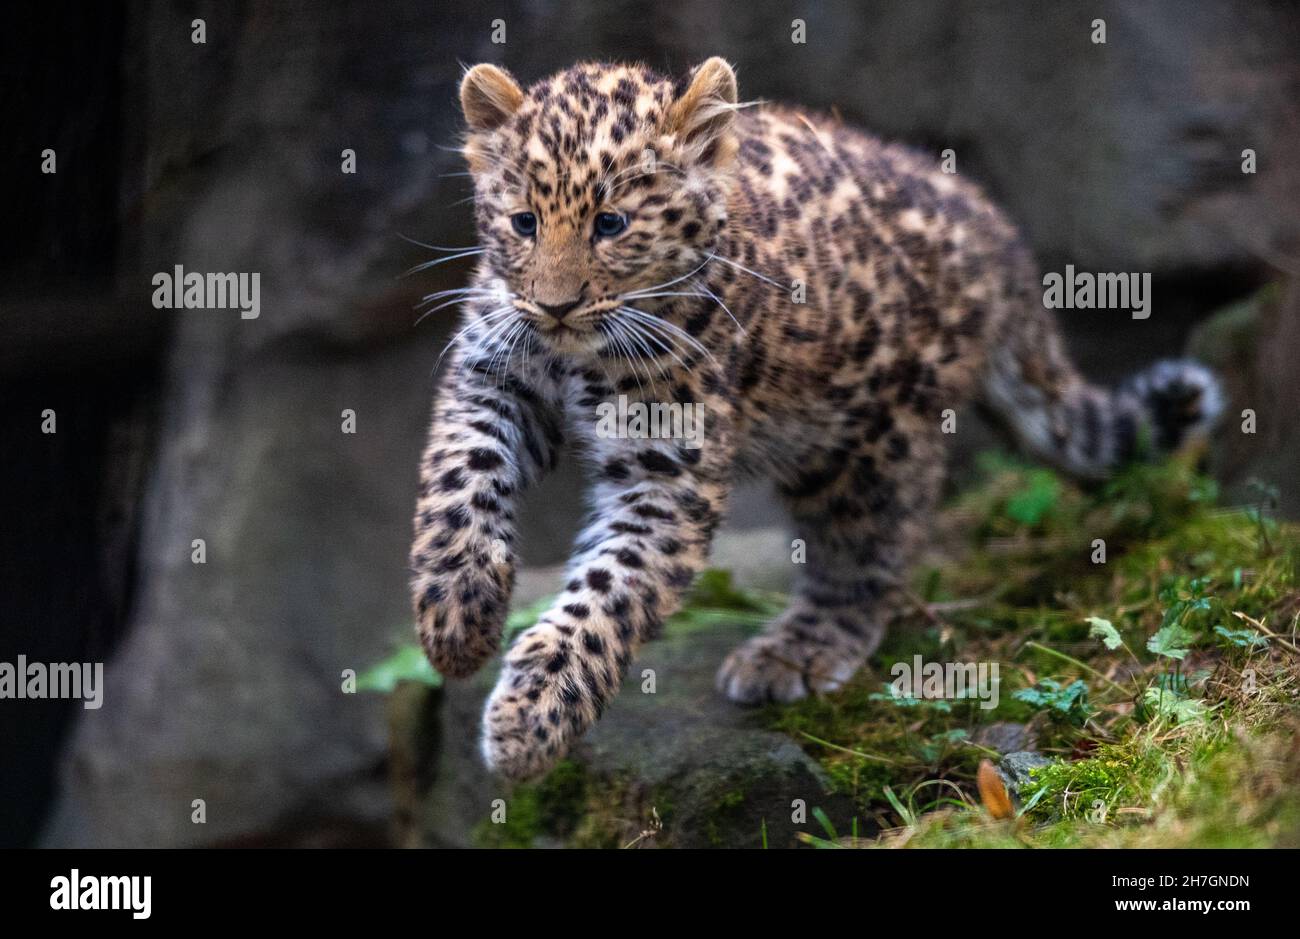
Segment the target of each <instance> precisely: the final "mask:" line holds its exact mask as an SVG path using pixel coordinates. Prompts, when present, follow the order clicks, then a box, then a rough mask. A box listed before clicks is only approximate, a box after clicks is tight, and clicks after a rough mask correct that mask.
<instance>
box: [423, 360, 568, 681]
mask: <svg viewBox="0 0 1300 939" xmlns="http://www.w3.org/2000/svg"><path fill="white" fill-rule="evenodd" d="M561 442H562V441H561V432H560V425H559V422H558V418H557V416H556V415H555V413H553V411H552V409H551V408H550V407H548V405H547V404H546V403H545V401H544V399H543V397H542V395H541V394H540V392H539V389H538V387H537V386H536V385H530V384H529V383H528V382H527V381H526V380H525V379H524V378H523V377H521V376H518V375H516V376H508V375H501V374H498V373H493V372H488V371H485V370H484V369H482V368H480V367H479V365H478V361H477V360H476V359H474V358H470V359H469V360H464V359H457V360H456V361H453V363H452V365H451V368H450V370H449V372H448V375H447V378H446V379H445V380H444V383H443V387H442V390H441V392H440V394H439V396H438V401H437V404H436V405H435V407H434V415H433V423H432V426H431V428H430V431H429V442H428V446H427V447H426V448H425V451H424V457H423V459H422V460H421V462H420V495H419V499H418V501H417V503H416V512H415V539H414V541H413V543H412V545H411V575H412V577H411V592H412V602H413V605H414V607H415V615H416V619H417V624H418V625H417V628H418V631H419V635H420V641H421V643H422V645H423V646H424V649H425V652H426V654H427V655H428V656H429V660H430V661H431V662H432V663H433V666H434V667H435V668H436V669H438V671H439V672H441V673H443V674H444V675H448V676H451V677H457V678H459V677H463V676H466V675H469V674H471V673H472V672H474V671H475V670H477V669H478V668H479V666H481V665H482V664H483V662H484V661H485V660H486V659H487V658H488V657H489V656H491V655H492V654H493V653H494V652H495V651H496V650H497V647H498V645H499V644H500V641H501V627H502V624H503V623H504V621H505V616H506V611H507V608H508V605H509V602H510V590H511V587H512V586H513V584H514V567H515V537H516V536H515V502H516V499H517V498H518V495H519V492H520V491H521V490H522V489H523V488H524V486H526V485H527V484H528V483H530V482H532V481H534V480H536V479H537V478H538V477H539V476H541V474H542V473H543V472H544V471H546V470H548V469H550V468H551V467H552V466H553V465H554V462H555V458H556V453H557V448H558V446H559V444H560V443H561Z"/></svg>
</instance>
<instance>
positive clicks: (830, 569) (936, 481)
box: [717, 447, 942, 704]
mask: <svg viewBox="0 0 1300 939" xmlns="http://www.w3.org/2000/svg"><path fill="white" fill-rule="evenodd" d="M903 449H904V452H907V448H903ZM916 449H917V448H916V447H912V448H911V450H913V451H914V450H916ZM937 449H938V448H937V447H934V448H931V447H926V448H925V450H926V451H927V455H928V456H929V457H930V458H929V459H925V458H923V457H921V456H920V455H919V454H918V455H916V456H913V457H911V458H904V459H892V460H891V459H890V458H889V457H888V456H887V455H885V454H882V453H862V454H858V455H855V456H850V457H847V458H843V459H842V467H841V470H840V472H839V473H838V474H837V475H834V476H833V478H831V479H830V481H829V482H827V481H826V480H827V478H828V477H829V476H830V475H831V472H821V473H810V474H808V475H807V477H806V479H807V481H806V482H804V483H803V485H802V486H798V487H789V488H787V489H785V490H783V494H784V495H785V497H786V501H787V504H788V506H789V508H790V511H791V514H792V516H793V517H794V521H795V531H796V535H797V537H799V538H801V539H803V541H804V543H805V546H806V562H805V563H804V564H803V566H802V567H801V569H800V574H799V577H798V580H797V582H796V585H795V589H794V596H793V597H792V598H791V602H790V606H789V607H788V608H787V609H786V610H785V611H784V612H783V613H782V614H781V615H780V616H779V617H777V619H776V620H775V621H774V622H772V623H771V624H770V625H769V626H768V627H767V629H766V630H765V631H764V632H763V634H762V635H759V636H755V637H754V638H752V639H749V640H747V641H746V642H744V643H742V644H741V645H740V646H739V647H737V648H736V649H735V650H734V651H732V653H731V654H730V655H728V656H727V658H726V660H725V661H724V662H723V663H722V667H721V668H720V669H719V671H718V678H717V686H718V690H719V691H721V692H722V693H723V694H725V695H726V696H727V697H729V698H731V699H732V700H733V701H736V702H739V703H742V704H757V703H760V702H763V701H794V700H797V699H799V698H802V697H805V696H806V695H808V694H810V693H822V692H828V691H835V690H836V689H838V688H840V687H841V686H843V684H844V683H845V682H846V681H848V680H849V678H851V677H852V676H853V674H854V673H855V672H856V671H857V670H858V669H859V668H860V667H861V666H862V665H863V663H864V662H866V660H867V656H869V655H870V654H871V653H872V652H874V651H875V649H876V647H877V646H878V645H879V644H880V640H881V639H882V638H883V637H884V633H885V624H886V622H887V621H888V618H889V615H890V612H891V611H892V610H893V609H894V608H895V606H896V602H897V597H898V592H897V586H898V585H899V584H900V583H901V582H902V578H903V577H904V576H905V575H906V570H907V564H908V562H909V561H910V559H911V558H912V556H913V554H914V552H915V550H916V548H917V547H918V546H919V545H920V544H921V543H922V542H923V540H924V537H925V534H926V531H927V529H928V524H927V523H928V521H929V517H930V514H931V512H932V510H933V507H934V504H935V501H936V498H937V496H938V492H939V488H940V484H941V482H942V462H941V455H940V454H938V453H937V452H936V451H937ZM891 452H894V453H897V449H893V450H892V451H891ZM832 471H833V470H832ZM814 485H817V486H818V487H819V488H817V489H815V490H814V489H813V486H814Z"/></svg>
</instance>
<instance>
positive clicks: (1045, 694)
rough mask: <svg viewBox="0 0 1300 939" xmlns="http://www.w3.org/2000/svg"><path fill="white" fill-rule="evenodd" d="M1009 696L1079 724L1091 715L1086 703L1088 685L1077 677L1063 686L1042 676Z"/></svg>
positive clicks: (1090, 709)
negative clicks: (1027, 686)
mask: <svg viewBox="0 0 1300 939" xmlns="http://www.w3.org/2000/svg"><path fill="white" fill-rule="evenodd" d="M1011 696H1012V697H1013V698H1015V699H1016V700H1017V701H1024V702H1025V703H1026V704H1028V705H1031V706H1033V707H1036V708H1038V709H1040V710H1044V711H1048V712H1050V713H1054V714H1056V715H1058V716H1060V717H1063V718H1065V719H1066V720H1068V721H1069V722H1070V723H1072V724H1076V725H1079V726H1082V725H1083V724H1084V723H1085V722H1086V721H1087V720H1088V718H1089V717H1091V716H1092V708H1091V707H1090V706H1089V705H1088V686H1087V684H1086V683H1085V682H1084V681H1083V680H1082V679H1079V678H1076V679H1075V680H1074V681H1072V682H1070V684H1068V685H1066V686H1064V687H1062V686H1061V683H1060V682H1058V681H1055V680H1054V679H1051V678H1044V679H1042V680H1040V681H1039V682H1038V684H1036V685H1034V687H1032V688H1021V689H1020V690H1019V691H1017V692H1014V693H1013V694H1012V695H1011Z"/></svg>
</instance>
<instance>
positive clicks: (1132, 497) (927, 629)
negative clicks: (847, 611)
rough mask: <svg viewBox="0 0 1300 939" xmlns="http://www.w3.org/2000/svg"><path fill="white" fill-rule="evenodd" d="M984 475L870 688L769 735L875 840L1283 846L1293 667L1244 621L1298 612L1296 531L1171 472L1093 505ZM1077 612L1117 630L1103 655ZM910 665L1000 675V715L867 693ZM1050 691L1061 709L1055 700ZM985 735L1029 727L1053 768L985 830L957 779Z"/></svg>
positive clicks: (1026, 480)
mask: <svg viewBox="0 0 1300 939" xmlns="http://www.w3.org/2000/svg"><path fill="white" fill-rule="evenodd" d="M982 466H983V470H984V473H985V480H984V482H983V483H982V484H981V485H979V486H977V487H976V488H974V489H972V490H970V491H968V492H966V493H963V494H962V495H961V496H960V497H959V498H958V499H956V500H955V501H954V502H953V504H952V505H951V506H949V508H948V509H947V510H946V511H945V513H944V516H943V521H942V525H941V529H942V533H941V536H940V538H941V540H942V541H943V542H944V543H946V544H948V545H949V546H950V550H949V552H948V556H947V558H946V559H943V560H941V561H939V562H938V563H935V564H932V565H930V566H929V567H927V568H926V569H924V570H922V571H921V572H919V573H918V574H917V577H916V579H915V586H914V588H913V592H914V594H915V595H916V596H917V597H924V598H925V600H926V601H927V602H929V603H930V604H932V606H931V607H930V609H929V610H928V611H923V610H920V609H917V610H912V611H908V612H907V613H906V614H905V615H904V616H903V618H902V620H901V621H900V622H898V623H895V624H894V625H893V627H892V630H891V634H890V637H889V638H888V639H887V640H886V643H885V644H884V645H883V646H882V648H881V650H880V651H879V652H878V653H877V654H876V656H875V657H874V658H873V660H872V665H873V667H874V668H875V670H876V676H875V677H873V676H871V675H866V674H864V675H862V676H859V678H857V679H855V680H854V681H853V682H851V683H850V684H849V685H848V686H847V687H846V688H845V689H843V690H842V691H841V692H839V693H836V694H833V695H828V696H825V697H823V698H820V699H814V700H810V701H804V702H800V703H799V704H797V705H794V706H790V707H785V708H779V709H772V711H771V712H770V714H769V719H770V721H771V723H772V724H773V726H775V727H778V728H780V729H782V730H784V731H786V732H787V733H790V734H791V735H792V736H793V737H795V739H797V740H800V741H801V742H802V744H803V745H804V746H805V747H806V748H807V749H808V751H809V752H810V753H811V754H812V755H813V756H814V757H816V758H817V759H818V760H819V761H820V762H821V763H822V765H823V766H824V767H825V769H826V771H827V773H828V774H829V775H830V778H831V779H832V781H833V783H834V785H835V786H836V788H838V789H839V790H840V791H842V792H845V793H847V794H849V795H850V796H852V797H853V799H854V800H855V801H856V802H857V804H858V805H859V807H860V809H861V811H862V812H863V813H864V815H865V816H866V817H874V818H875V819H876V820H877V821H878V822H879V824H880V826H881V827H883V828H885V829H887V831H886V833H885V834H884V835H882V836H881V837H880V838H878V839H875V840H873V841H871V842H870V843H871V844H873V845H883V846H891V845H900V844H908V845H913V846H944V847H957V846H1008V845H1038V846H1058V845H1073V846H1084V845H1108V844H1141V845H1147V846H1156V845H1162V844H1169V845H1187V846H1202V845H1204V846H1219V845H1237V844H1251V845H1254V844H1281V843H1293V842H1289V841H1288V839H1293V838H1295V837H1296V832H1297V831H1300V825H1298V824H1297V814H1298V813H1300V796H1295V795H1292V794H1291V793H1293V792H1294V791H1295V787H1294V786H1293V785H1282V784H1281V783H1280V782H1279V780H1281V779H1283V778H1285V774H1284V773H1282V772H1281V771H1280V770H1279V769H1278V764H1279V760H1281V762H1282V763H1283V764H1285V765H1286V766H1287V767H1288V768H1289V769H1288V771H1294V769H1295V766H1294V764H1296V763H1297V762H1300V759H1297V758H1296V757H1295V756H1294V755H1292V756H1288V757H1285V758H1280V757H1278V755H1277V754H1278V753H1280V752H1285V753H1290V752H1291V750H1294V749H1295V748H1294V747H1292V746H1291V745H1290V742H1289V741H1290V740H1291V739H1292V738H1293V737H1294V732H1295V730H1296V729H1297V727H1300V706H1298V704H1297V698H1296V695H1295V689H1296V688H1297V686H1300V668H1298V667H1297V661H1298V659H1300V657H1298V656H1296V655H1294V654H1291V653H1290V652H1288V651H1287V650H1285V649H1284V648H1283V647H1282V646H1281V645H1280V644H1279V643H1278V642H1277V641H1276V640H1273V639H1270V638H1268V637H1266V636H1264V635H1263V634H1262V632H1261V631H1260V628H1263V627H1259V624H1260V623H1261V622H1263V623H1273V624H1275V625H1274V626H1273V629H1274V630H1275V631H1277V632H1279V633H1287V634H1290V633H1291V632H1292V630H1293V629H1294V628H1295V625H1296V623H1297V618H1298V617H1300V591H1298V589H1297V584H1298V581H1297V558H1300V532H1298V531H1297V529H1296V528H1295V526H1289V525H1283V524H1280V523H1278V522H1276V521H1273V520H1271V519H1268V518H1266V517H1264V516H1263V515H1262V514H1261V513H1260V512H1259V511H1258V510H1255V509H1251V508H1249V507H1248V508H1245V509H1228V508H1220V507H1218V506H1217V505H1216V499H1217V490H1216V487H1215V486H1214V484H1213V483H1212V482H1211V481H1209V480H1207V479H1205V478H1203V477H1200V476H1198V475H1197V474H1196V473H1195V472H1194V471H1193V470H1192V469H1191V467H1190V466H1189V465H1188V464H1187V463H1185V462H1179V461H1168V462H1165V463H1161V464H1156V465H1139V466H1134V467H1132V468H1130V469H1128V470H1126V471H1125V472H1123V473H1122V474H1120V475H1119V476H1117V477H1116V478H1115V479H1114V480H1113V481H1111V482H1110V483H1109V484H1107V485H1106V486H1105V487H1103V488H1101V489H1100V490H1095V491H1086V490H1083V489H1081V488H1079V487H1077V486H1075V485H1073V484H1071V483H1068V482H1065V481H1063V480H1060V479H1058V478H1056V477H1054V476H1052V475H1051V474H1050V473H1047V471H1045V470H1042V469H1040V468H1034V467H1027V466H1024V465H1022V464H1019V463H1017V462H1015V461H1012V460H1009V459H1007V458H1003V457H986V458H985V459H984V460H983V461H982ZM1095 539H1102V540H1104V542H1105V552H1106V557H1105V562H1104V563H1094V559H1095V552H1096V541H1095ZM1238 614H1241V615H1238ZM1243 616H1244V617H1246V618H1245V619H1243V618H1242V617H1243ZM1089 617H1099V618H1102V619H1105V620H1106V621H1108V622H1109V623H1112V624H1113V626H1114V630H1115V632H1114V633H1113V634H1112V633H1107V634H1106V635H1108V636H1112V637H1117V638H1118V640H1119V642H1118V643H1115V642H1114V641H1112V642H1111V643H1109V644H1110V645H1114V646H1115V647H1114V648H1108V644H1107V643H1105V642H1103V641H1101V640H1100V639H1099V638H1097V637H1095V636H1093V635H1090V630H1091V626H1090V622H1089ZM1157 634H1159V636H1158V638H1157V639H1155V640H1153V639H1152V637H1153V636H1157ZM916 654H919V655H922V656H923V658H924V659H925V660H926V661H940V662H945V661H963V662H972V661H974V662H997V663H998V664H999V667H1000V671H1001V678H1002V684H1001V688H1000V700H999V704H998V706H997V708H996V709H993V710H987V711H986V710H981V709H979V708H978V707H976V706H975V704H974V702H961V701H937V702H916V701H911V702H898V701H894V700H890V698H889V696H887V695H883V694H881V693H880V692H881V691H882V688H883V681H884V679H882V678H881V677H880V676H881V675H887V674H888V669H889V666H890V664H891V663H893V662H896V661H900V660H907V659H910V657H911V656H912V655H916ZM1248 670H1249V674H1250V676H1251V677H1250V679H1249V681H1248V682H1247V680H1246V679H1245V678H1244V677H1243V676H1244V675H1246V674H1247V671H1248ZM1247 686H1249V687H1248V688H1247ZM1030 687H1033V688H1035V689H1036V690H1035V691H1034V692H1033V693H1027V694H1023V695H1018V694H1016V692H1017V691H1018V690H1019V689H1025V688H1030ZM1067 691H1069V693H1070V694H1069V696H1070V699H1071V701H1070V702H1067V703H1071V704H1072V706H1071V707H1069V708H1065V707H1057V706H1056V705H1057V704H1058V701H1057V699H1058V698H1061V699H1062V700H1064V698H1063V696H1064V695H1065V694H1066V692H1067ZM1084 693H1086V697H1084V696H1083V695H1084ZM1074 704H1077V705H1078V706H1077V707H1076V706H1073V705H1074ZM994 720H997V721H1013V722H1019V723H1026V724H1028V727H1029V729H1030V730H1032V731H1033V732H1034V733H1035V735H1036V737H1037V740H1038V748H1039V750H1040V751H1041V752H1043V753H1045V754H1047V755H1049V756H1054V757H1055V759H1054V760H1053V762H1052V763H1051V764H1050V765H1049V766H1047V767H1045V768H1043V769H1041V770H1038V771H1036V773H1035V774H1034V776H1033V781H1032V782H1031V783H1030V784H1029V785H1028V786H1027V787H1025V790H1024V791H1023V792H1022V793H1021V796H1022V798H1023V800H1024V804H1025V806H1026V808H1025V809H1024V811H1023V815H1022V817H1021V818H1019V819H1018V820H1017V821H1015V822H1011V823H1007V822H996V823H995V822H993V821H992V820H991V819H990V818H989V817H988V815H987V814H986V813H985V812H984V810H983V809H982V808H981V807H980V797H979V795H978V791H977V788H976V786H975V785H974V777H975V773H976V770H977V768H978V765H979V762H980V760H981V759H983V758H985V757H991V758H992V759H994V760H995V761H996V759H997V754H991V753H989V752H988V751H987V750H984V749H981V748H980V747H979V746H978V745H976V744H975V743H974V741H975V740H976V739H977V738H978V735H979V733H980V729H981V727H982V726H983V725H985V724H987V723H989V722H991V721H994ZM1288 748H1289V749H1288ZM1261 754H1264V756H1261ZM1288 761H1289V762H1288ZM1292 778H1294V777H1292ZM1261 793H1262V795H1260V794H1261ZM837 821H847V820H837ZM857 843H863V842H857Z"/></svg>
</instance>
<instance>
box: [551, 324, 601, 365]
mask: <svg viewBox="0 0 1300 939" xmlns="http://www.w3.org/2000/svg"><path fill="white" fill-rule="evenodd" d="M537 337H538V340H539V341H540V342H541V344H542V345H543V346H544V347H545V348H546V349H548V350H549V351H551V352H554V353H555V354H557V355H562V356H567V357H569V358H593V357H595V356H597V355H598V354H599V353H600V350H601V349H602V348H603V347H604V346H605V343H606V342H607V339H606V337H605V335H604V334H603V333H601V332H600V330H598V329H595V328H594V327H592V328H578V329H574V328H573V327H570V326H556V327H554V328H552V329H547V330H538V333H537Z"/></svg>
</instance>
